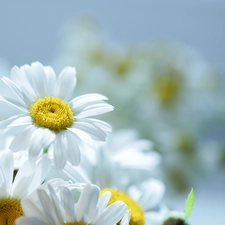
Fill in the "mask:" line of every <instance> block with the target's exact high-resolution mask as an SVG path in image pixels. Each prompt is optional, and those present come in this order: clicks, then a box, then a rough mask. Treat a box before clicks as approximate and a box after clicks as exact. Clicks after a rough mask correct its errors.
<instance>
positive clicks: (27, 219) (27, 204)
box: [16, 184, 127, 225]
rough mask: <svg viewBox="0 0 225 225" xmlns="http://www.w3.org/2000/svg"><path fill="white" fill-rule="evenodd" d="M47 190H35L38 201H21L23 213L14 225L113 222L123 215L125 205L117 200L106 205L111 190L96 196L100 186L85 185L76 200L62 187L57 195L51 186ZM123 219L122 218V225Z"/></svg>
mask: <svg viewBox="0 0 225 225" xmlns="http://www.w3.org/2000/svg"><path fill="white" fill-rule="evenodd" d="M48 189H49V192H47V191H44V190H43V189H39V190H37V193H38V197H39V199H38V200H39V201H38V203H40V204H38V203H37V202H36V203H35V202H33V201H32V200H30V199H29V198H27V199H24V200H23V201H22V207H23V210H24V214H25V216H23V217H20V218H19V219H18V220H17V221H16V225H28V224H29V225H37V224H40V225H53V224H54V225H72V224H79V225H85V224H89V225H115V224H116V223H118V222H119V221H121V219H123V217H126V213H127V206H126V205H125V204H124V203H123V202H122V201H117V202H115V203H114V204H111V205H110V206H107V204H108V201H109V198H110V193H109V192H107V193H105V194H104V195H102V196H101V197H100V198H99V188H98V187H97V186H95V185H91V184H86V185H85V187H84V189H83V190H82V192H81V195H80V197H79V199H78V201H76V200H75V199H74V196H73V194H72V192H71V191H70V190H69V189H68V188H66V187H64V188H62V189H61V190H60V194H59V196H60V197H58V196H57V194H56V192H55V191H54V189H53V188H52V186H51V185H49V186H48ZM125 224H126V220H122V225H125Z"/></svg>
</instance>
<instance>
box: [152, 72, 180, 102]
mask: <svg viewBox="0 0 225 225" xmlns="http://www.w3.org/2000/svg"><path fill="white" fill-rule="evenodd" d="M179 73H180V72H179V71H177V70H176V69H170V70H169V71H167V73H166V74H164V73H163V74H161V75H160V76H159V77H157V78H156V80H155V82H154V89H155V92H156V94H157V95H158V98H159V101H160V102H161V104H162V105H164V106H168V105H171V104H172V103H174V102H175V101H176V100H177V98H178V97H179V92H180V88H181V76H180V74H179Z"/></svg>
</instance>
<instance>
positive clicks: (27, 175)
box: [12, 160, 34, 199]
mask: <svg viewBox="0 0 225 225" xmlns="http://www.w3.org/2000/svg"><path fill="white" fill-rule="evenodd" d="M33 174H34V163H32V162H31V161H29V160H27V161H26V162H25V163H24V164H23V165H22V166H21V167H20V169H19V170H18V172H17V174H16V176H15V180H14V182H13V185H12V195H13V196H14V197H15V198H18V199H22V198H24V197H25V196H26V195H28V188H29V184H30V183H31V182H32V178H33V177H32V176H33Z"/></svg>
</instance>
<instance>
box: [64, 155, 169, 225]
mask: <svg viewBox="0 0 225 225" xmlns="http://www.w3.org/2000/svg"><path fill="white" fill-rule="evenodd" d="M101 153H105V152H104V151H101ZM89 165H91V164H89ZM60 176H62V177H63V178H65V179H67V180H70V181H72V182H74V183H76V182H83V183H93V184H96V185H98V186H99V187H100V188H101V193H104V192H105V191H110V192H111V194H112V196H111V200H110V203H112V202H114V201H115V200H122V201H124V202H125V203H126V204H127V205H128V209H129V210H130V225H148V224H151V223H149V222H148V221H149V219H148V218H149V216H151V215H152V213H153V214H154V215H155V214H159V213H160V212H161V210H162V207H164V203H163V201H162V198H163V195H164V192H165V186H164V184H163V183H162V182H161V181H159V180H156V179H153V178H149V179H148V180H146V181H145V182H142V183H139V184H134V185H132V186H128V185H127V184H128V183H129V180H130V177H131V179H132V176H133V172H131V173H130V174H128V173H126V175H125V174H124V173H121V171H120V168H119V166H118V164H116V163H115V162H113V161H112V160H111V159H110V158H109V157H106V155H105V154H102V155H101V157H99V161H98V164H96V165H94V166H93V167H89V168H86V167H81V166H78V167H73V166H72V165H71V164H69V163H67V164H66V166H65V168H64V169H63V170H62V171H60Z"/></svg>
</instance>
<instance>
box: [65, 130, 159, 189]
mask: <svg viewBox="0 0 225 225" xmlns="http://www.w3.org/2000/svg"><path fill="white" fill-rule="evenodd" d="M153 147H154V146H153V143H152V142H151V141H149V140H147V139H140V138H139V135H138V132H137V131H135V130H131V129H127V130H117V131H114V132H112V133H110V134H109V136H108V138H107V140H106V142H104V143H101V144H99V145H98V146H96V148H94V149H93V148H89V147H87V146H85V147H83V148H84V149H82V151H81V152H82V153H81V163H80V165H79V167H76V168H75V167H73V166H72V165H71V164H70V163H67V164H66V166H65V169H64V170H63V171H62V173H63V174H65V175H66V176H67V178H69V179H72V180H73V181H75V180H74V179H77V180H76V181H77V182H84V181H85V182H87V183H92V182H93V181H94V183H95V184H96V185H98V186H99V187H101V188H105V187H112V186H116V187H119V188H122V189H126V187H128V186H130V185H132V184H133V183H137V182H141V181H144V180H146V179H148V178H149V177H150V176H154V175H159V171H160V166H159V165H160V163H161V156H160V155H159V153H157V152H156V151H154V149H153ZM71 174H73V175H71ZM75 174H76V175H75ZM85 174H86V175H85ZM131 174H132V176H131ZM71 176H73V178H71ZM74 177H76V178H74ZM79 177H81V178H79Z"/></svg>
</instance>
